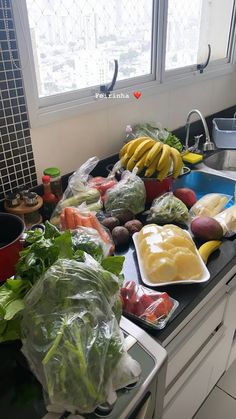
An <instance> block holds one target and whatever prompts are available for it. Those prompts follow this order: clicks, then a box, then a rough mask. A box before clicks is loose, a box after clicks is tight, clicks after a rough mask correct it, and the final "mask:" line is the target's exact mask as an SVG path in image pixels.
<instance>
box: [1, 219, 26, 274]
mask: <svg viewBox="0 0 236 419" xmlns="http://www.w3.org/2000/svg"><path fill="white" fill-rule="evenodd" d="M24 229H25V225H24V222H23V221H22V219H21V218H20V217H17V216H16V215H13V214H7V213H4V212H0V281H4V280H5V279H7V278H10V277H11V276H12V275H14V274H15V266H16V263H17V261H18V259H19V252H20V251H21V249H22V247H23V237H22V236H23V232H24Z"/></svg>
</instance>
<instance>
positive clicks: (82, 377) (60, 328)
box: [22, 259, 123, 413]
mask: <svg viewBox="0 0 236 419" xmlns="http://www.w3.org/2000/svg"><path fill="white" fill-rule="evenodd" d="M120 316H121V304H120V299H119V281H118V278H117V277H116V276H115V275H113V274H112V273H110V272H108V271H106V270H104V269H103V268H102V267H101V266H100V265H99V264H98V263H96V262H95V266H94V267H93V266H90V265H89V264H88V263H83V262H77V261H75V260H65V259H64V260H62V259H60V260H58V261H57V262H56V263H55V264H54V265H53V266H51V268H50V269H48V271H47V272H46V273H45V274H44V276H43V278H42V279H41V280H40V281H38V282H37V283H36V284H35V285H34V286H33V287H32V289H31V290H30V292H29V293H28V294H27V296H26V299H25V310H24V318H23V322H22V331H23V336H24V338H23V352H24V354H25V355H26V357H27V359H28V360H29V362H30V364H31V365H32V367H33V369H34V371H37V377H38V379H39V380H40V381H41V383H42V384H43V385H44V389H45V390H46V391H47V393H48V395H49V398H50V401H51V402H52V403H56V404H59V405H63V406H65V405H67V406H75V407H76V408H77V409H78V410H79V411H80V412H84V413H86V412H92V411H93V410H94V408H95V407H96V406H97V405H98V404H101V403H104V402H105V401H106V399H107V395H108V394H107V392H108V387H107V383H108V379H109V377H110V376H111V372H112V371H113V369H114V367H115V366H116V365H117V363H118V361H119V360H120V358H121V356H122V353H123V349H122V341H121V338H120V331H119V326H118V321H119V319H120ZM117 320H118V321H117ZM68 389H69V391H68Z"/></svg>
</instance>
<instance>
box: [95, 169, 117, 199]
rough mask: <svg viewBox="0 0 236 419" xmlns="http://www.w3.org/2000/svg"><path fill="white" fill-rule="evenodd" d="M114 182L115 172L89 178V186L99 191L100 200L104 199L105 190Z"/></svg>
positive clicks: (113, 184) (115, 181)
mask: <svg viewBox="0 0 236 419" xmlns="http://www.w3.org/2000/svg"><path fill="white" fill-rule="evenodd" d="M116 184H117V180H116V179H115V174H110V175H109V176H108V177H102V176H96V177H93V178H91V179H90V180H89V186H90V187H91V188H95V189H97V190H98V191H99V192H100V195H101V199H102V201H104V199H105V194H106V192H107V191H108V190H109V189H111V188H113V187H114V186H115V185H116Z"/></svg>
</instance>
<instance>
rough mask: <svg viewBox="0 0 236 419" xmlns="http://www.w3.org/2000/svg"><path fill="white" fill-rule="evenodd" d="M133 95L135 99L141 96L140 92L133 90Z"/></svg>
mask: <svg viewBox="0 0 236 419" xmlns="http://www.w3.org/2000/svg"><path fill="white" fill-rule="evenodd" d="M133 95H134V97H136V99H139V98H140V97H141V95H142V93H141V92H139V91H137V92H134V93H133Z"/></svg>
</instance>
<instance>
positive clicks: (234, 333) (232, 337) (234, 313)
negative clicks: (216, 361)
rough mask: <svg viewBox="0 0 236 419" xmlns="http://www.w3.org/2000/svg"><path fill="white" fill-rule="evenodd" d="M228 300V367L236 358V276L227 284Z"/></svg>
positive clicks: (226, 322) (226, 318) (225, 317)
mask: <svg viewBox="0 0 236 419" xmlns="http://www.w3.org/2000/svg"><path fill="white" fill-rule="evenodd" d="M227 287H228V291H227V293H228V302H227V306H226V310H225V316H224V324H225V325H226V327H227V330H228V333H227V334H228V342H227V344H228V345H229V346H230V351H229V359H228V363H227V367H226V369H228V368H229V367H230V365H231V364H232V363H233V361H234V360H235V359H236V276H235V277H234V278H232V280H231V281H229V282H228V284H227Z"/></svg>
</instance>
